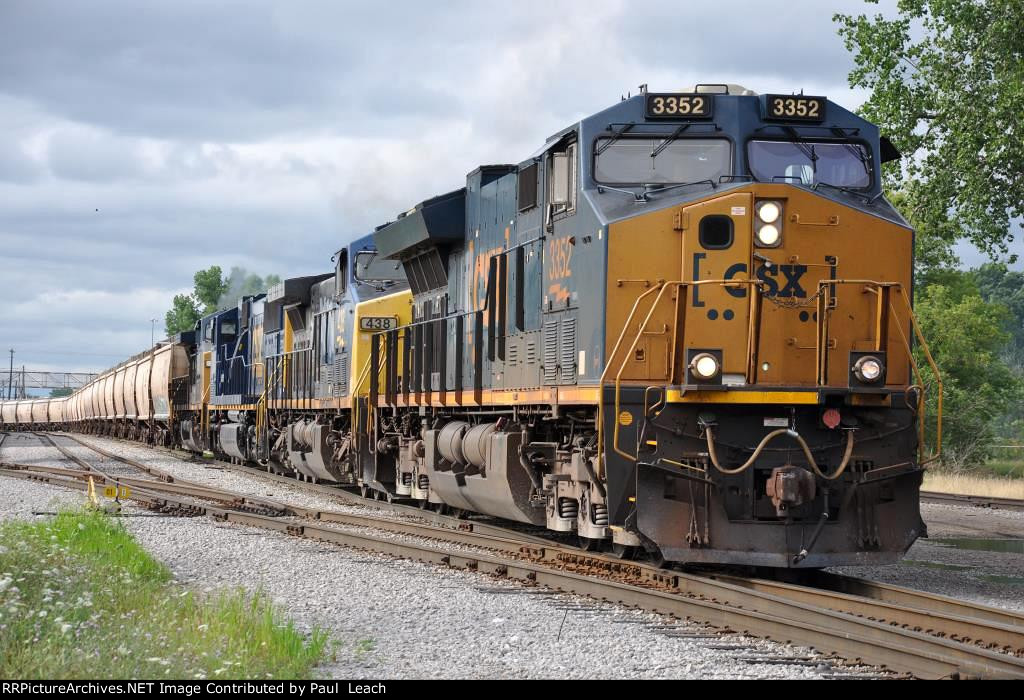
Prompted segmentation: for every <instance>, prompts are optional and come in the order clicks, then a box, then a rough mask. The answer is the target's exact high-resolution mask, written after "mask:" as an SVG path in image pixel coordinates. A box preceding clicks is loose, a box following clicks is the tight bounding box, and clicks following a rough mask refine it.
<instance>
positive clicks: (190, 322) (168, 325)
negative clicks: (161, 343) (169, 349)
mask: <svg viewBox="0 0 1024 700" xmlns="http://www.w3.org/2000/svg"><path fill="white" fill-rule="evenodd" d="M199 318H200V313H199V309H198V308H196V300H195V299H194V298H192V296H191V295H190V294H175V295H174V301H173V302H171V310H170V311H168V312H167V313H166V314H165V315H164V332H166V333H167V335H168V336H172V335H174V334H176V333H181V332H184V331H190V330H192V329H193V328H195V326H196V321H198V320H199Z"/></svg>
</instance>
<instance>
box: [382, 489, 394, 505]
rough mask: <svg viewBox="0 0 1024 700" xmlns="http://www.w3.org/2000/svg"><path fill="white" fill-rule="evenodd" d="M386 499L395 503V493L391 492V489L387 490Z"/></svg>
mask: <svg viewBox="0 0 1024 700" xmlns="http://www.w3.org/2000/svg"><path fill="white" fill-rule="evenodd" d="M384 500H385V501H387V502H388V503H394V502H395V495H394V494H393V493H391V492H390V491H386V492H385V493H384Z"/></svg>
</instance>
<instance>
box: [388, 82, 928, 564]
mask: <svg viewBox="0 0 1024 700" xmlns="http://www.w3.org/2000/svg"><path fill="white" fill-rule="evenodd" d="M895 157H898V154H896V153H895V151H894V149H893V148H892V146H891V145H890V144H889V143H888V142H887V141H886V140H885V139H883V138H881V137H880V135H879V133H878V131H877V129H876V128H875V127H874V126H873V125H871V124H870V123H868V122H866V121H864V120H863V119H861V118H859V117H858V116H856V115H854V114H852V113H850V112H849V111H847V110H845V109H843V108H842V107H840V106H839V105H837V104H835V103H833V102H830V101H828V100H827V99H825V98H823V97H812V96H804V95H757V94H754V93H752V92H750V91H748V90H745V89H742V88H739V87H737V86H700V87H698V88H695V89H693V90H689V91H684V92H680V93H657V94H655V93H649V92H646V91H645V92H644V93H643V94H641V95H638V96H635V97H632V98H631V99H627V100H624V101H622V102H620V103H619V104H617V105H615V106H613V107H610V108H608V109H606V110H604V111H602V112H600V113H598V114H595V115H593V116H591V117H588V118H586V119H584V120H582V121H580V122H579V123H576V124H573V125H571V126H569V127H567V128H565V129H563V130H561V131H559V132H558V133H556V134H554V135H553V136H552V137H551V138H550V139H548V141H547V143H545V144H544V146H543V147H542V148H541V149H540V150H539V151H538V152H537V153H536V154H534V155H533V156H532V157H531V158H529V159H527V160H525V161H523V162H520V163H518V164H514V165H496V166H486V167H481V168H479V169H477V170H475V171H474V172H473V173H471V174H470V175H469V177H468V180H467V184H466V187H465V188H464V189H460V190H457V191H455V192H452V193H449V194H446V195H443V196H440V197H436V198H434V199H431V200H428V201H425V202H423V203H422V204H420V205H418V206H416V207H415V208H414V209H412V210H411V211H409V212H408V213H406V214H404V215H403V216H402V217H401V218H399V219H398V220H397V221H395V222H394V223H392V224H390V225H387V226H385V227H382V228H380V229H379V230H378V231H377V232H376V233H375V234H374V239H375V242H376V246H377V248H378V251H379V254H381V255H383V256H385V257H387V258H388V259H392V260H399V261H401V262H402V264H403V267H404V268H405V270H406V273H407V277H408V279H409V281H410V285H411V294H412V302H413V318H412V323H410V324H407V325H404V326H402V327H400V328H396V329H394V330H391V331H389V332H387V333H381V334H377V335H376V336H375V343H374V349H373V350H374V352H373V355H372V368H371V376H372V377H373V378H374V380H375V381H373V382H372V384H371V387H370V396H369V403H370V406H371V417H372V420H371V422H370V426H369V432H370V440H369V443H370V444H371V446H372V447H373V448H374V454H373V459H374V460H375V462H376V463H377V464H378V468H379V465H380V464H381V463H382V462H387V463H388V464H390V463H391V462H393V463H394V469H395V471H396V473H397V474H398V475H399V477H398V478H399V480H403V479H404V480H409V481H411V482H412V483H422V484H424V485H427V486H428V487H429V493H427V497H428V498H429V499H430V500H437V501H440V502H443V503H445V504H448V505H449V506H453V507H456V508H459V509H463V510H469V511H475V512H482V513H490V514H495V515H500V516H502V517H506V518H512V519H515V520H521V521H526V522H531V523H535V524H538V525H544V526H546V527H547V528H549V529H552V530H559V531H575V532H576V533H578V535H579V536H580V538H581V541H582V542H583V543H584V544H585V545H587V546H598V545H600V544H601V542H602V541H605V542H609V543H610V544H611V546H612V548H613V549H614V551H616V552H618V553H620V554H622V555H623V556H629V555H631V554H633V553H635V552H637V551H639V550H647V551H648V552H651V553H652V554H654V555H655V556H656V557H659V558H664V559H666V560H669V561H680V562H691V563H696V562H700V563H715V564H749V565H760V566H771V567H793V566H800V567H821V566H828V565H833V564H843V563H845V564H850V563H862V564H863V563H882V562H889V561H894V560H896V559H897V558H898V557H899V556H900V555H901V554H902V553H903V552H904V551H905V550H906V549H907V548H908V547H909V546H910V545H911V543H913V541H914V540H915V538H917V537H918V536H920V535H921V534H923V533H924V525H923V523H922V521H921V518H920V515H919V511H918V487H919V485H920V481H921V474H922V466H921V460H920V458H919V454H918V452H919V448H920V439H921V418H922V416H921V415H920V412H921V410H922V406H923V403H922V392H923V389H922V382H921V381H920V374H919V372H918V368H917V367H916V366H914V365H913V364H912V363H913V361H914V360H913V356H912V354H911V346H912V338H913V333H914V330H915V325H914V321H913V316H912V311H911V308H910V301H909V297H908V296H907V294H908V290H909V289H910V285H911V275H912V262H913V231H912V230H911V228H910V227H909V226H908V225H907V223H906V222H905V221H904V220H903V218H901V217H900V215H899V214H898V213H897V212H896V211H895V210H894V209H893V208H892V207H891V206H890V205H889V204H888V203H887V202H886V200H885V199H884V197H883V195H882V190H881V182H880V177H879V173H880V170H881V164H882V163H883V162H885V161H886V160H888V159H892V158H895ZM378 378H379V380H378Z"/></svg>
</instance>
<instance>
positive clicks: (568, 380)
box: [526, 318, 576, 384]
mask: <svg viewBox="0 0 1024 700" xmlns="http://www.w3.org/2000/svg"><path fill="white" fill-rule="evenodd" d="M526 352H527V356H529V354H530V352H531V349H530V346H529V345H528V346H527V351H526ZM533 352H536V350H534V351H533ZM543 367H544V383H545V384H575V383H576V319H575V318H563V319H562V320H561V321H553V320H552V321H545V322H544V365H543Z"/></svg>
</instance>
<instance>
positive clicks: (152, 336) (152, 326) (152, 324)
mask: <svg viewBox="0 0 1024 700" xmlns="http://www.w3.org/2000/svg"><path fill="white" fill-rule="evenodd" d="M155 342H156V319H155V318H151V319H149V347H153V345H154V344H155Z"/></svg>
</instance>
